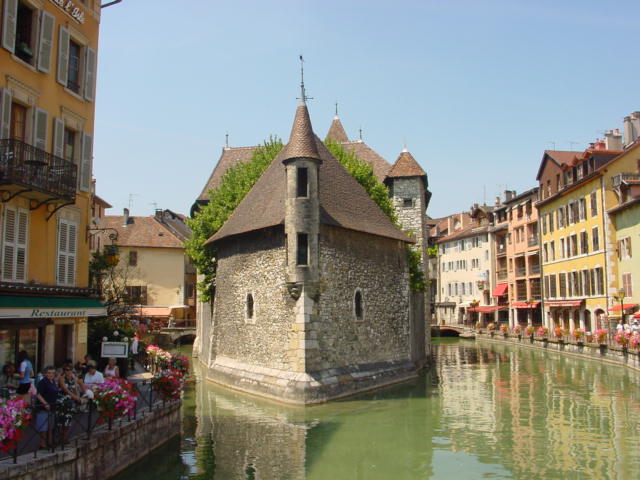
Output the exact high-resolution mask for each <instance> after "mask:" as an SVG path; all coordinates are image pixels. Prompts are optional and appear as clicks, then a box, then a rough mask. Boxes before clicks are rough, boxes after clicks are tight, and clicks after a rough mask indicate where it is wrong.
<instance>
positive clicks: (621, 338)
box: [613, 332, 631, 352]
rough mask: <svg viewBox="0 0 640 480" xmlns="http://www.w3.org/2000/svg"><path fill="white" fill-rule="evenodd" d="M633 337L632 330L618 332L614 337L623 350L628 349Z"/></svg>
mask: <svg viewBox="0 0 640 480" xmlns="http://www.w3.org/2000/svg"><path fill="white" fill-rule="evenodd" d="M630 338H631V332H618V333H616V336H615V337H613V340H614V342H616V343H617V344H618V345H620V346H621V347H622V351H623V352H626V351H627V345H629V339H630Z"/></svg>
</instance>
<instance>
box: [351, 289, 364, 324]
mask: <svg viewBox="0 0 640 480" xmlns="http://www.w3.org/2000/svg"><path fill="white" fill-rule="evenodd" d="M353 303H354V305H353V309H354V312H355V314H356V319H357V320H362V317H363V316H364V315H363V310H362V292H361V291H360V290H356V294H355V296H354V298H353Z"/></svg>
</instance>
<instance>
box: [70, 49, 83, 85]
mask: <svg viewBox="0 0 640 480" xmlns="http://www.w3.org/2000/svg"><path fill="white" fill-rule="evenodd" d="M81 48H82V47H80V45H78V44H77V43H76V42H74V41H73V40H69V65H68V67H67V88H68V89H69V90H71V91H72V92H74V93H80V51H81Z"/></svg>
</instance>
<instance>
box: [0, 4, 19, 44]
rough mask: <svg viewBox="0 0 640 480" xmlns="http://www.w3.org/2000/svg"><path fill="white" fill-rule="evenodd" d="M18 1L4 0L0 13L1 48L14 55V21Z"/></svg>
mask: <svg viewBox="0 0 640 480" xmlns="http://www.w3.org/2000/svg"><path fill="white" fill-rule="evenodd" d="M17 17H18V0H4V8H3V11H2V46H3V47H4V48H6V49H7V50H9V51H10V52H11V53H14V52H15V50H16V20H17Z"/></svg>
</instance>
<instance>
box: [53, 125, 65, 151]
mask: <svg viewBox="0 0 640 480" xmlns="http://www.w3.org/2000/svg"><path fill="white" fill-rule="evenodd" d="M52 153H53V154H54V155H55V156H56V157H60V158H62V157H63V156H64V120H63V119H62V118H54V119H53V150H52Z"/></svg>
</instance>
